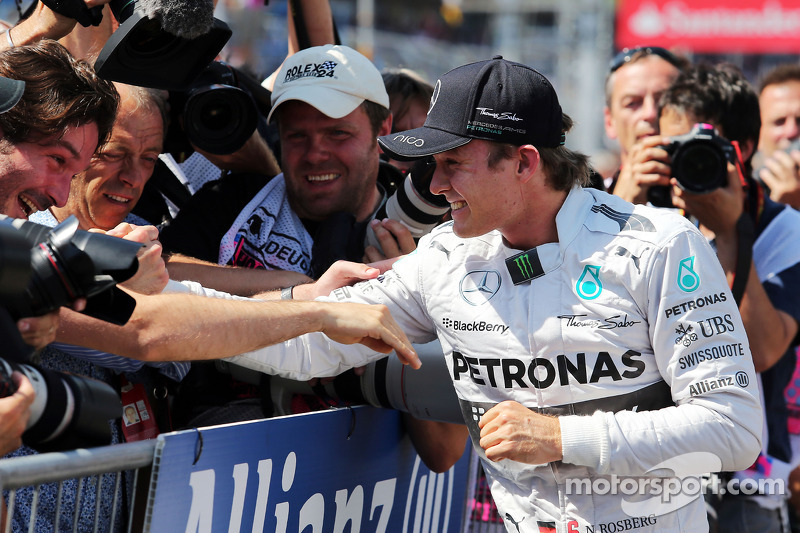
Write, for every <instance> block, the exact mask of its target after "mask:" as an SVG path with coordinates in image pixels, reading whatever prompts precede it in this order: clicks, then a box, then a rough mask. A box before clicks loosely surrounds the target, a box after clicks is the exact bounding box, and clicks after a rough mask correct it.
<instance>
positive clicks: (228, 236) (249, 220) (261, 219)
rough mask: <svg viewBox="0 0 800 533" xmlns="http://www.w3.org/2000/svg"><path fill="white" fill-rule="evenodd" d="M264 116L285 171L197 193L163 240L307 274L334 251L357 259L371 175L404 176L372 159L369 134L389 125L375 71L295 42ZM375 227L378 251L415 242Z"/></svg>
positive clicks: (393, 225) (394, 226) (374, 147)
mask: <svg viewBox="0 0 800 533" xmlns="http://www.w3.org/2000/svg"><path fill="white" fill-rule="evenodd" d="M267 120H268V121H272V120H275V121H276V122H277V124H278V129H279V132H280V147H281V169H282V170H283V173H282V174H280V175H278V176H276V177H275V178H273V179H271V180H267V179H266V178H262V179H261V180H258V179H254V176H252V175H247V176H246V177H242V178H241V179H232V180H230V181H228V182H227V183H220V184H219V185H218V186H216V187H215V188H214V190H213V191H211V190H207V191H205V192H203V191H201V192H198V193H197V194H195V196H194V197H193V198H192V200H191V201H190V202H189V204H188V205H187V206H184V207H183V208H182V209H181V212H180V214H179V215H178V217H176V219H175V220H174V221H173V222H172V223H171V224H170V225H169V226H168V227H166V228H164V230H163V231H162V234H161V242H162V243H163V244H164V247H165V248H166V249H167V250H171V251H177V252H181V253H184V254H186V255H189V256H192V257H197V258H200V259H205V260H214V261H218V262H219V263H220V264H230V265H234V266H247V267H251V268H268V269H283V270H294V271H297V272H301V273H303V274H307V275H315V277H316V276H319V275H321V274H322V273H323V272H324V271H325V270H326V269H327V267H328V266H329V265H330V264H331V263H332V262H333V261H334V260H336V259H348V260H351V261H361V260H362V258H363V256H364V234H365V232H366V227H367V224H368V223H369V222H370V221H371V220H372V218H373V215H374V214H375V212H376V211H377V210H378V208H379V207H380V206H381V204H382V202H383V201H384V199H385V193H384V189H383V187H382V186H380V185H379V183H381V182H384V183H387V184H390V183H393V182H399V181H400V180H401V179H402V176H401V175H400V174H399V173H398V171H397V170H396V169H395V168H394V167H392V166H390V165H388V164H385V163H381V161H380V158H379V155H380V150H379V149H378V143H377V137H378V136H380V135H386V134H388V133H389V132H391V125H392V119H391V114H390V112H389V96H388V95H387V93H386V89H385V88H384V84H383V78H382V77H381V74H380V72H379V71H378V69H377V68H375V66H374V65H373V64H372V63H371V62H370V61H369V59H367V58H366V57H364V56H363V55H361V54H360V53H358V52H356V51H355V50H353V49H352V48H348V47H347V46H341V45H324V46H315V47H311V48H306V49H304V50H301V51H300V52H298V53H296V54H294V55H292V56H289V57H288V58H287V59H286V61H285V62H284V64H283V66H282V67H281V69H280V71H279V72H278V75H277V78H276V81H275V85H274V88H273V92H272V110H271V111H270V114H269V115H268V117H267ZM222 181H223V182H225V181H226V180H222ZM265 182H266V183H265ZM383 226H384V227H385V229H382V228H380V227H379V228H378V237H379V240H380V242H381V244H382V246H383V251H384V252H385V255H386V256H388V257H393V256H397V255H401V254H404V253H408V252H411V251H412V250H414V248H415V243H414V240H413V238H412V237H411V234H410V233H409V232H408V230H407V229H406V228H405V227H404V226H402V224H400V223H398V222H396V221H387V222H386V223H385V224H383ZM387 230H388V231H387ZM390 232H391V234H390ZM312 248H313V249H312ZM312 262H313V265H312Z"/></svg>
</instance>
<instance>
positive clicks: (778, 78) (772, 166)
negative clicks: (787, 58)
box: [756, 64, 800, 209]
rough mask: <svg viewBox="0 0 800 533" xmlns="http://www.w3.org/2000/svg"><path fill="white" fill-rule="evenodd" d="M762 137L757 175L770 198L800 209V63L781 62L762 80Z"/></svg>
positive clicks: (760, 97) (760, 139) (760, 99)
mask: <svg viewBox="0 0 800 533" xmlns="http://www.w3.org/2000/svg"><path fill="white" fill-rule="evenodd" d="M760 87H761V90H760V92H759V97H758V101H759V106H760V107H761V136H760V138H759V143H758V156H759V157H761V164H762V165H763V167H764V168H761V169H760V170H759V172H758V175H757V176H756V178H758V179H760V180H761V181H763V182H764V183H765V184H766V185H767V187H769V195H770V198H772V199H773V200H775V201H776V202H782V203H785V204H788V205H791V206H792V207H794V208H795V209H800V65H796V64H786V65H779V66H777V67H775V68H774V69H772V70H771V71H769V72H767V74H766V75H765V76H764V78H762V80H761V83H760Z"/></svg>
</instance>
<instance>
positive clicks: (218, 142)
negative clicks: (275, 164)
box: [183, 84, 258, 154]
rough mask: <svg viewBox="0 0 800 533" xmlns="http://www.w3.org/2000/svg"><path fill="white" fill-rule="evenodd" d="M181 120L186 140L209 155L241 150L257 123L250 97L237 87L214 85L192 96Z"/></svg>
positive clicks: (187, 101) (187, 102) (253, 104)
mask: <svg viewBox="0 0 800 533" xmlns="http://www.w3.org/2000/svg"><path fill="white" fill-rule="evenodd" d="M183 120H184V128H185V130H186V136H187V137H188V138H189V141H190V142H191V143H192V144H193V145H194V146H196V147H198V148H200V149H201V150H204V151H206V152H210V153H212V154H230V153H233V152H235V151H236V150H238V149H239V148H241V147H242V146H243V145H244V143H245V142H247V139H249V138H250V136H251V135H252V134H253V132H254V131H255V129H256V123H257V121H258V119H257V110H256V106H255V103H254V102H253V99H252V98H251V97H250V95H248V94H247V93H246V92H244V91H243V90H241V89H239V88H237V87H231V86H228V85H217V84H215V85H210V86H208V87H204V88H202V89H199V90H197V91H195V92H192V93H191V95H190V96H189V98H188V99H187V100H186V105H185V107H184V112H183Z"/></svg>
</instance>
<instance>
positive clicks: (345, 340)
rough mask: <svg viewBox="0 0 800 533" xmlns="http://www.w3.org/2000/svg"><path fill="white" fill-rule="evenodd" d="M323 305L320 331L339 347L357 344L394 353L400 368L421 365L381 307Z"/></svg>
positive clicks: (386, 310)
mask: <svg viewBox="0 0 800 533" xmlns="http://www.w3.org/2000/svg"><path fill="white" fill-rule="evenodd" d="M321 305H323V306H324V307H323V311H324V313H323V318H322V320H323V324H322V327H321V328H320V331H322V333H324V334H325V335H327V336H328V337H329V338H330V339H331V340H333V341H336V342H339V343H342V344H355V343H357V342H358V343H361V344H363V345H364V346H366V347H368V348H370V349H372V350H375V351H376V352H380V353H389V352H391V351H392V350H395V351H396V352H397V357H398V358H399V359H400V362H401V363H403V364H404V365H411V367H412V368H419V367H420V366H421V365H422V363H421V362H420V360H419V356H418V355H417V352H415V351H414V348H413V347H412V346H411V341H409V340H408V337H406V334H405V333H403V330H402V329H400V326H399V325H398V324H397V322H395V320H394V318H392V315H391V313H389V308H388V307H386V306H385V305H367V304H357V303H342V302H335V303H333V302H331V303H321Z"/></svg>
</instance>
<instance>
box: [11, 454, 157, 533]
mask: <svg viewBox="0 0 800 533" xmlns="http://www.w3.org/2000/svg"><path fill="white" fill-rule="evenodd" d="M155 447H156V441H155V440H145V441H140V442H131V443H125V444H116V445H113V446H105V447H102V448H92V449H79V450H73V451H69V452H56V453H46V454H40V455H31V456H26V457H13V458H9V459H3V460H1V461H0V490H2V491H9V492H8V509H7V516H6V523H5V528H4V530H5V531H6V532H7V533H8V532H10V531H11V526H12V523H13V521H14V520H13V519H14V513H15V511H16V508H15V507H16V499H17V491H18V489H22V488H25V489H27V488H30V487H32V496H31V501H30V518H29V523H28V531H30V532H33V531H64V530H65V529H64V524H61V523H60V518H61V516H62V510H63V507H62V489H63V482H64V481H65V480H72V479H77V480H78V490H77V494H76V495H75V501H74V509H73V512H72V516H73V520H72V524H67V525H66V526H67V527H69V526H71V531H84V530H85V528H84V527H81V528H80V529H79V526H78V520H79V518H83V519H85V518H86V517H80V516H79V515H80V514H81V513H80V498H81V494H83V492H84V491H83V488H84V486H85V485H86V484H87V480H88V485H89V486H91V485H94V486H95V493H94V494H95V495H96V496H98V497H95V513H94V521H93V523H94V527H93V529H92V530H93V531H95V532H97V531H99V516H100V509H101V504H102V497H99V496H100V495H101V494H102V486H103V477H104V476H103V475H104V474H109V473H111V474H114V481H113V483H114V484H115V490H114V491H113V493H114V500H113V501H112V502H111V516H110V522H109V524H110V525H109V528H110V529H109V530H110V531H114V530H115V526H116V525H117V519H118V517H117V512H118V508H120V507H122V508H127V509H133V508H134V503H135V501H134V500H133V498H134V496H135V494H136V492H137V491H136V485H137V479H138V471H139V469H140V468H143V467H149V466H150V465H151V464H152V462H153V454H154V451H155ZM127 470H134V471H135V474H134V478H133V481H132V487H131V488H132V490H131V491H130V494H131V495H132V496H131V501H130V502H125V505H120V504H121V503H122V502H119V501H118V499H117V498H118V495H119V494H120V492H121V491H120V490H119V488H120V483H121V482H122V479H121V478H122V473H123V472H124V471H127ZM147 481H148V480H145V483H147ZM54 482H57V483H58V494H57V500H56V503H55V512H54V514H53V517H52V520H53V523H52V525H51V526H50V525H48V524H41V517H40V516H38V513H37V507H38V504H39V490H40V487H41V486H42V485H43V484H45V483H54ZM128 514H129V516H127V517H123V518H121V519H120V520H125V521H126V522H127V526H126V527H127V530H128V531H131V528H132V518H133V514H132V513H130V512H129V513H128ZM37 520H38V523H37ZM120 523H121V522H120ZM15 529H16V528H15Z"/></svg>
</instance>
